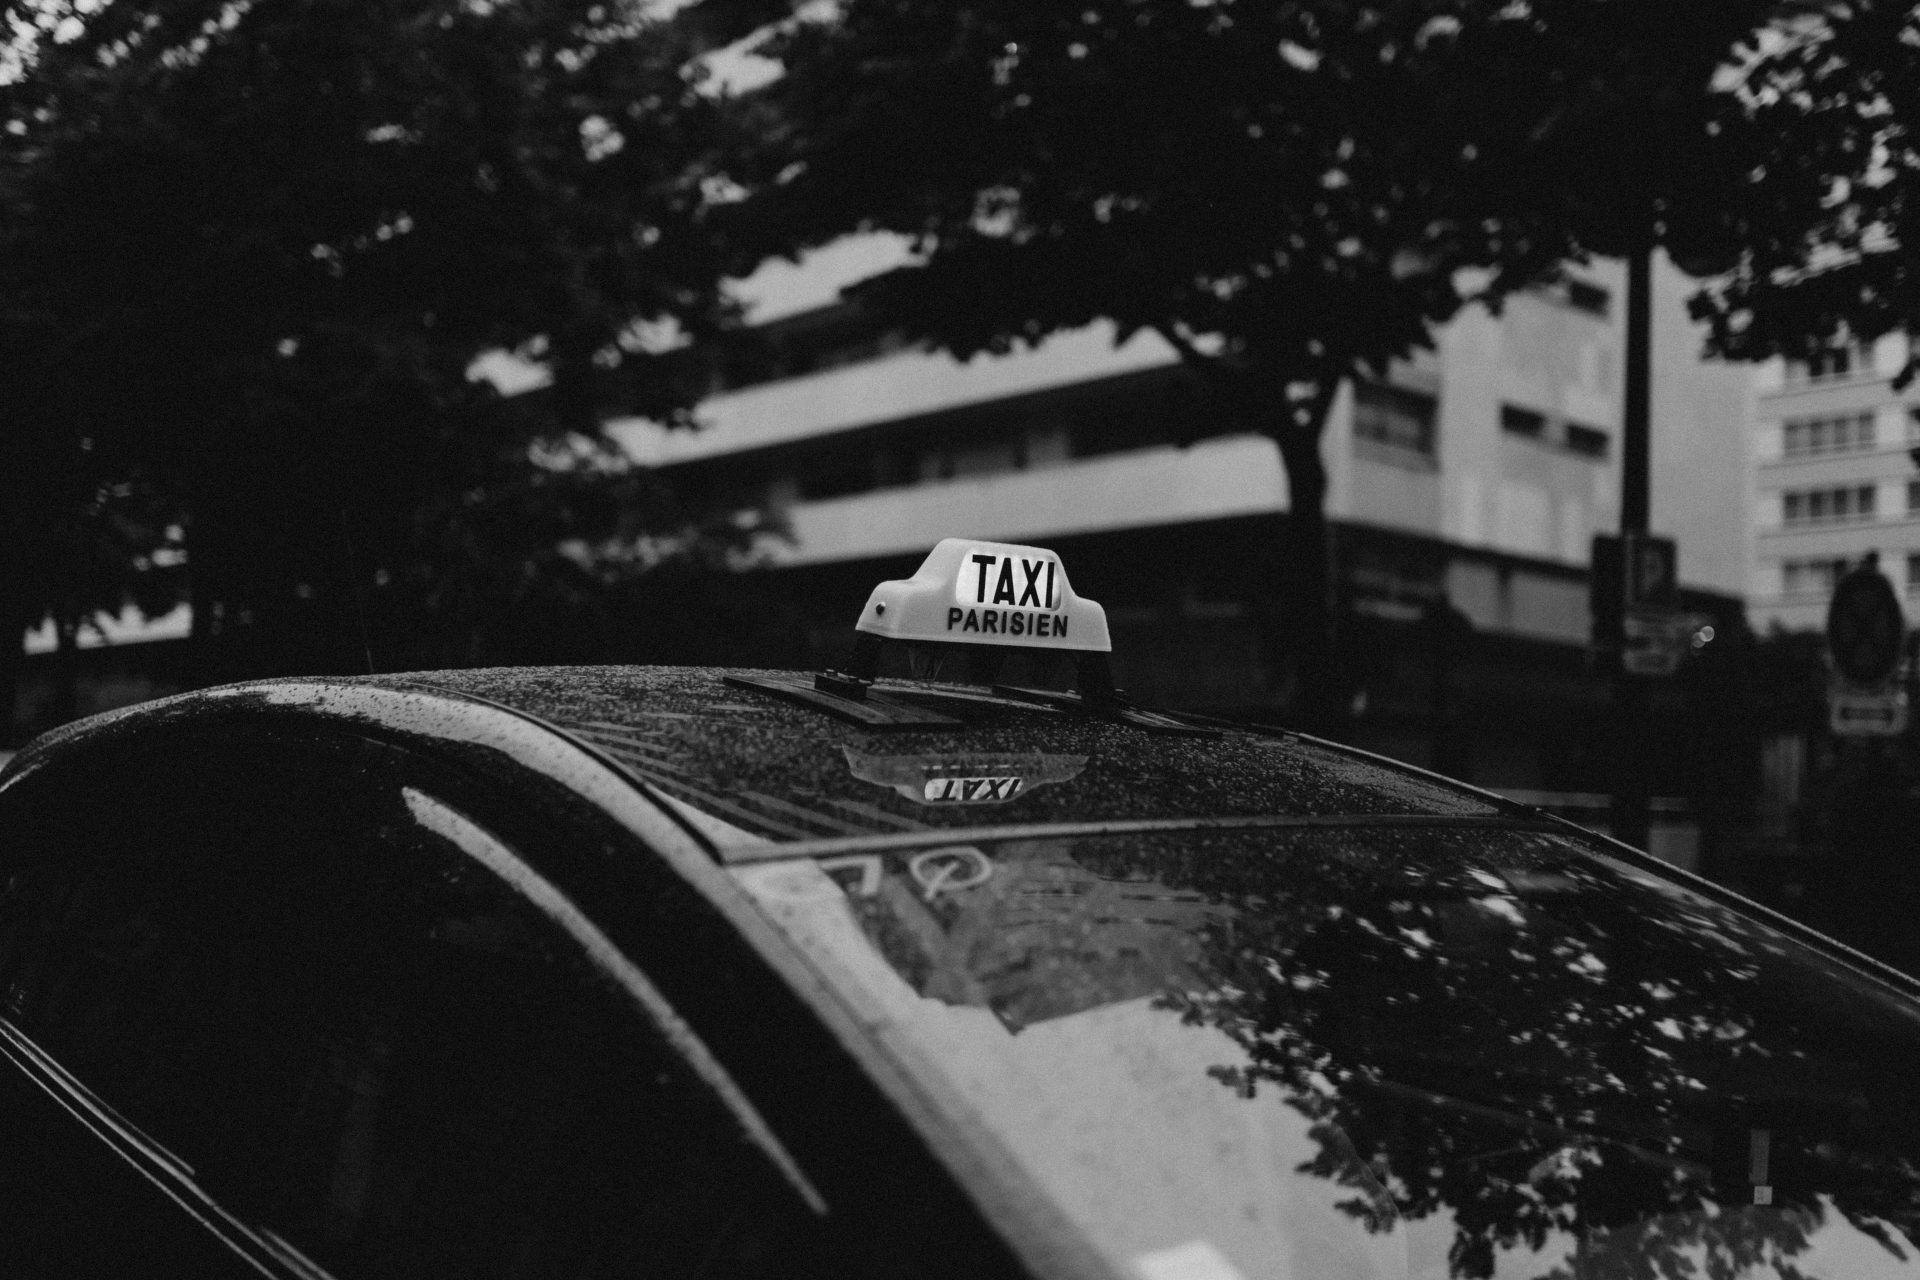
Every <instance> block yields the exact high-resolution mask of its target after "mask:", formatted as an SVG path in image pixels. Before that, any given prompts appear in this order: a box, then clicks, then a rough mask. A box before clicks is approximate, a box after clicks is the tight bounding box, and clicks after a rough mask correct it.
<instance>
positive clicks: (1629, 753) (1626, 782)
mask: <svg viewBox="0 0 1920 1280" xmlns="http://www.w3.org/2000/svg"><path fill="white" fill-rule="evenodd" d="M1652 265H1653V252H1652V246H1651V245H1650V244H1649V243H1648V241H1647V240H1644V239H1643V240H1642V241H1641V242H1640V243H1639V244H1638V245H1636V246H1635V247H1634V248H1633V249H1632V250H1631V251H1630V252H1629V253H1628V254H1627V351H1626V357H1627V358H1626V382H1627V385H1626V403H1625V404H1624V405H1623V406H1622V412H1621V421H1620V532H1621V534H1622V536H1623V539H1624V540H1625V542H1626V544H1627V554H1628V555H1629V556H1631V555H1632V554H1633V547H1634V542H1635V537H1634V535H1636V534H1645V533H1646V532H1647V531H1648V520H1649V506H1650V502H1649V497H1650V483H1651V480H1650V467H1649V462H1648V453H1649V448H1648V446H1649V438H1650V434H1651V424H1652V404H1651V400H1652V380H1651V378H1650V376H1649V375H1650V365H1651V359H1652V347H1653V301H1652V296H1651V295H1652V289H1651V284H1652ZM1628 572H1629V574H1631V572H1632V568H1631V566H1629V568H1628ZM1616 639H1617V640H1618V641H1619V642H1620V645H1621V646H1622V647H1623V646H1624V644H1625V639H1626V637H1625V635H1624V633H1623V634H1622V635H1620V636H1618V637H1616ZM1617 651H1619V650H1618V649H1616V652H1617ZM1648 694H1649V690H1648V688H1647V684H1646V682H1645V681H1644V680H1642V679H1639V678H1637V677H1635V676H1632V675H1629V674H1627V672H1626V671H1625V670H1616V672H1615V673H1614V684H1613V697H1614V707H1615V710H1616V712H1617V714H1618V720H1619V728H1620V732H1619V736H1618V738H1617V739H1616V741H1617V742H1618V743H1619V745H1620V758H1619V759H1618V760H1617V761H1616V762H1615V765H1616V768H1617V770H1618V774H1617V776H1618V779H1619V781H1618V784H1617V785H1618V790H1617V792H1616V794H1615V795H1614V797H1613V813H1612V819H1613V823H1612V825H1613V834H1614V835H1615V837H1617V838H1618V839H1621V840H1624V841H1626V842H1627V843H1628V844H1630V845H1633V846H1634V847H1635V848H1639V849H1644V848H1646V847H1647V837H1648V832H1649V825H1650V820H1649V817H1648V793H1649V791H1650V790H1651V786H1650V781H1649V776H1648V768H1647V765H1648V761H1647V753H1648V750H1649V748H1650V747H1651V745H1652V744H1651V742H1650V736H1651V735H1650V734H1649V733H1648V724H1647V720H1648V711H1649V709H1650V705H1651V701H1652V699H1651V698H1650V697H1649V696H1648Z"/></svg>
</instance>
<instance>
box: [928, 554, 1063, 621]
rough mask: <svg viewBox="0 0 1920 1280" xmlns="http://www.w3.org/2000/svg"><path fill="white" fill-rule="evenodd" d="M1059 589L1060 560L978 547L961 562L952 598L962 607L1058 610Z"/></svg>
mask: <svg viewBox="0 0 1920 1280" xmlns="http://www.w3.org/2000/svg"><path fill="white" fill-rule="evenodd" d="M1060 586H1061V574H1060V562H1059V561H1058V560H1055V559H1053V558H1051V557H1047V556H1015V555H1004V554H1002V553H1000V552H997V551H988V550H986V549H984V548H979V547H975V548H973V549H971V550H969V551H968V552H967V554H966V557H965V558H964V559H963V560H962V561H961V562H960V573H959V575H958V577H957V578H956V579H955V581H954V584H953V594H954V599H956V600H958V601H959V602H960V603H961V604H962V605H974V606H993V605H1001V606H1004V607H1006V608H1009V609H1044V610H1057V609H1059V608H1060V603H1061V600H1060V596H1061V592H1060Z"/></svg>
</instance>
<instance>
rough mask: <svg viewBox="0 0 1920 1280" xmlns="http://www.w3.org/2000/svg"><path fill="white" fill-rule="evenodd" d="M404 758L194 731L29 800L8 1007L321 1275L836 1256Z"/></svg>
mask: <svg viewBox="0 0 1920 1280" xmlns="http://www.w3.org/2000/svg"><path fill="white" fill-rule="evenodd" d="M413 772H415V771H414V769H413V765H412V763H411V762H410V761H409V760H408V759H407V758H404V757H402V756H401V755H400V754H399V753H397V752H392V751H390V750H387V749H383V748H382V749H376V748H373V747H371V745H370V744H360V745H354V744H346V745H341V744H334V745H329V746H312V747H300V746H295V745H291V744H287V743H280V742H252V743H242V744H239V745H238V746H236V745H235V744H234V743H232V742H211V741H203V742H199V743H191V744H186V745H185V746H183V747H181V748H177V749H176V750H174V751H172V752H170V753H168V754H167V755H166V756H165V757H163V758H147V759H144V760H140V761H128V762H126V763H125V767H124V768H122V769H119V770H116V771H115V772H114V773H113V774H112V775H111V776H105V777H98V778H93V779H90V781H91V785H89V786H88V787H87V788H86V789H85V790H84V791H81V790H75V791H72V792H69V793H68V794H67V795H65V796H64V797H62V798H61V799H60V800H59V801H58V802H53V801H47V802H44V803H43V804H42V807H41V809H40V810H39V811H38V812H35V813H34V814H32V815H31V824H32V829H33V830H34V831H36V832H37V833H38V834H37V836H36V838H35V839H34V840H33V841H32V843H31V845H30V846H29V847H28V848H26V849H20V850H15V851H13V853H12V861H10V863H9V865H8V867H7V879H6V881H5V884H6V891H5V894H4V897H0V992H4V994H5V1005H6V1012H7V1016H8V1018H9V1019H10V1020H11V1021H13V1022H15V1023H16V1024H17V1025H18V1026H20V1027H21V1028H22V1029H24V1031H25V1032H26V1033H27V1034H28V1035H30V1036H32V1037H34V1038H35V1040H36V1041H37V1042H38V1043H39V1044H40V1045H41V1046H42V1047H43V1048H44V1049H45V1050H46V1051H47V1052H48V1053H50V1054H51V1055H53V1057H54V1058H56V1059H57V1060H58V1061H59V1062H60V1063H61V1064H62V1065H63V1066H65V1067H66V1069H67V1070H69V1071H71V1072H72V1073H73V1074H74V1076H75V1077H77V1078H78V1079H79V1080H80V1081H82V1082H83V1083H84V1084H86V1085H87V1086H88V1087H90V1088H91V1089H93V1090H94V1091H95V1092H97V1093H98V1094H99V1095H100V1096H101V1097H102V1098H104V1099H105V1100H106V1101H107V1102H108V1103H109V1104H111V1105H112V1106H113V1107H115V1108H117V1109H118V1110H119V1111H120V1112H121V1113H122V1114H123V1115H124V1116H126V1117H127V1118H128V1119H129V1120H131V1121H132V1122H133V1123H134V1124H136V1125H138V1126H139V1127H140V1128H141V1129H142V1130H144V1131H145V1132H146V1133H147V1134H149V1135H150V1136H151V1137H152V1138H153V1139H155V1140H156V1141H157V1142H158V1143H160V1144H162V1145H163V1146H164V1147H165V1148H166V1149H167V1150H168V1151H170V1152H172V1153H173V1154H174V1155H175V1156H177V1157H178V1159H179V1160H180V1161H181V1162H182V1163H183V1164H184V1165H186V1166H187V1167H188V1168H190V1169H191V1172H192V1178H193V1181H194V1182H195V1183H197V1184H198V1186H199V1187H200V1188H201V1189H202V1190H204V1191H205V1192H207V1193H208V1194H210V1195H212V1196H213V1197H214V1198H215V1199H216V1200H218V1201H219V1202H220V1203H221V1204H222V1205H223V1206H224V1207H226V1208H227V1209H228V1210H230V1211H231V1212H233V1213H234V1214H236V1215H238V1216H239V1217H240V1218H241V1219H242V1220H244V1221H246V1222H248V1223H250V1224H254V1225H256V1226H258V1227H260V1228H262V1229H264V1230H265V1231H268V1232H271V1233H272V1234H273V1236H274V1237H276V1238H277V1239H278V1240H279V1241H282V1242H284V1244H285V1246H288V1247H289V1250H290V1251H297V1252H298V1253H299V1254H301V1255H304V1256H305V1257H306V1258H308V1259H310V1260H311V1261H312V1262H314V1263H316V1264H318V1265H319V1266H321V1267H324V1268H325V1269H327V1270H329V1271H331V1272H333V1273H334V1274H336V1275H339V1276H342V1277H388V1276H392V1277H400V1276H438V1275H448V1276H455V1275H457V1276H463V1277H464V1276H473V1277H502V1278H505V1277H515V1278H519V1277H524V1278H526V1280H534V1278H536V1277H538V1278H542V1280H544V1278H545V1277H597V1276H602V1275H629V1274H641V1273H645V1274H655V1273H658V1274H673V1275H695V1274H710V1275H716V1276H742V1277H745V1276H759V1275H768V1276H772V1275H783V1276H784V1275H791V1274H796V1272H797V1273H800V1274H806V1273H807V1272H808V1271H809V1269H810V1268H812V1267H814V1266H816V1265H818V1266H820V1267H825V1266H827V1265H828V1263H827V1261H826V1259H825V1257H824V1255H823V1254H822V1253H821V1251H822V1250H824V1249H825V1248H826V1243H825V1240H824V1237H823V1236H822V1234H821V1232H820V1229H819V1226H818V1221H819V1220H818V1217H817V1215H816V1213H815V1212H814V1211H813V1210H812V1209H810V1208H809V1207H808V1205H807V1204H806V1203H805V1201H804V1200H803V1199H802V1197H801V1195H800V1194H799V1193H798V1192H797V1191H796V1189H795V1187H794V1186H793V1184H792V1180H791V1178H789V1177H785V1176H783V1175H782V1172H781V1171H780V1170H778V1169H776V1168H775V1167H774V1165H773V1164H772V1163H770V1162H769V1160H768V1159H767V1157H766V1154H765V1152H764V1151H763V1150H762V1149H761V1148H760V1147H758V1146H756V1145H755V1144H754V1143H753V1142H752V1141H750V1135H748V1134H745V1133H743V1131H742V1127H741V1124H740V1123H739V1120H738V1118H737V1116H736V1115H735V1114H734V1113H732V1112H730V1111H729V1110H728V1109H727V1108H726V1107H725V1106H723V1105H722V1104H721V1103H720V1102H719V1101H718V1100H717V1099H716V1098H715V1096H714V1095H713V1093H712V1091H711V1089H710V1088H709V1087H708V1084H707V1083H706V1082H705V1081H703V1080H702V1079H700V1078H699V1077H698V1076H697V1075H696V1074H695V1073H693V1072H691V1071H690V1070H689V1069H688V1067H687V1064H686V1062H685V1061H684V1060H683V1058H682V1056H681V1055H680V1054H679V1053H678V1052H676V1050H675V1049H674V1048H673V1047H672V1046H670V1045H669V1044H668V1043H666V1041H665V1040H664V1039H663V1037H662V1036H661V1035H660V1033H659V1032H658V1031H656V1030H655V1029H654V1027H653V1026H652V1025H651V1024H650V1023H649V1022H648V1021H647V1020H646V1019H645V1018H643V1017H641V1016H640V1015H639V1012H638V1011H637V1010H636V1009H635V1008H634V1006H633V1004H632V1002H631V1000H630V999H628V998H626V997H625V996H624V995H622V994H621V993H620V992H619V991H616V990H615V988H614V987H613V986H612V985H611V984H610V983H609V982H608V981H607V980H606V979H605V977H604V975H603V973H602V971H601V970H599V969H597V968H596V967H595V966H594V965H592V964H590V963H588V962H587V960H586V959H585V958H584V957H583V955H582V954H581V953H580V950H579V948H578V946H577V945H576V942H575V940H574V939H572V938H570V937H569V936H567V935H566V934H565V933H563V932H562V931H561V930H559V929H558V928H556V927H555V926H554V923H553V921H552V919H551V918H550V916H549V914H547V913H543V912H542V911H541V910H539V909H538V908H537V907H535V906H534V905H532V904H530V903H529V902H528V901H527V899H526V898H525V897H524V896H523V895H522V894H520V893H517V892H515V891H514V889H513V888H512V887H511V886H510V885H509V884H508V883H507V882H506V881H505V880H504V879H502V877H501V874H500V873H499V870H498V868H497V867H489V866H487V865H483V864H482V863H481V862H479V861H476V860H475V859H474V858H473V857H471V856H469V853H468V852H467V851H463V850H462V849H461V848H460V847H459V845H458V844H457V843H456V842H454V841H453V840H451V839H449V838H448V835H447V834H446V832H445V823H444V822H442V823H440V824H439V825H440V827H441V829H440V830H435V829H433V827H432V826H431V825H429V824H427V823H423V822H422V821H421V820H420V818H421V812H422V804H423V802H424V803H426V804H429V805H432V806H436V807H435V808H434V812H436V813H440V814H442V815H444V814H447V813H458V809H457V808H455V807H454V806H452V805H451V804H449V803H448V802H447V801H445V800H442V799H437V798H432V797H431V796H430V793H429V791H428V790H427V789H425V788H423V787H421V786H409V785H407V783H408V780H409V777H410V776H411V774H412V773H413ZM414 781H416V782H417V781H418V779H417V778H415V779H414ZM410 801H411V803H410ZM476 829H477V828H476Z"/></svg>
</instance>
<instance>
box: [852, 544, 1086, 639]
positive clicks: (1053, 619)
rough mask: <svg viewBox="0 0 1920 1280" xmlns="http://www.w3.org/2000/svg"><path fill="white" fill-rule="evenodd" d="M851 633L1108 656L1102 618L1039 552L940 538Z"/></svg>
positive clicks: (875, 599) (886, 585)
mask: <svg viewBox="0 0 1920 1280" xmlns="http://www.w3.org/2000/svg"><path fill="white" fill-rule="evenodd" d="M854 625H855V629H856V630H859V631H864V632H866V633H868V634H870V635H874V636H879V637H881V638H884V639H888V640H909V641H938V642H941V643H947V644H984V645H1004V646H1008V647H1013V648H1021V649H1062V650H1071V651H1076V652H1081V653H1111V652H1112V651H1113V643H1112V641H1111V640H1110V639H1109V638H1108V635H1107V613H1106V610H1104V609H1102V608H1101V607H1100V606H1099V605H1097V604H1095V603H1094V602H1093V601H1091V600H1087V599H1084V598H1082V597H1080V596H1077V595H1075V594H1074V593H1073V588H1072V586H1070V585H1069V584H1068V582H1067V571H1066V568H1065V566H1063V565H1062V564H1061V563H1060V557H1059V556H1057V555H1055V554H1054V553H1053V552H1051V551H1047V550H1045V549H1043V548H1041V547H1023V546H1019V545H1016V544H1014V543H1010V542H976V541H973V540H971V539H968V538H943V539H941V541H940V543H939V545H938V546H936V547H934V549H933V551H932V552H931V553H930V554H929V555H928V556H927V558H926V560H925V561H924V562H923V563H922V564H921V565H920V568H919V570H918V572H916V573H915V574H914V575H913V576H912V577H911V578H896V579H894V580H892V581H889V582H883V583H881V584H880V585H879V586H877V587H875V588H874V589H873V594H872V595H871V596H869V597H868V598H867V606H866V608H865V609H863V610H862V611H861V613H860V621H859V622H857V623H855V624H854Z"/></svg>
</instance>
